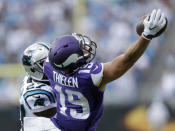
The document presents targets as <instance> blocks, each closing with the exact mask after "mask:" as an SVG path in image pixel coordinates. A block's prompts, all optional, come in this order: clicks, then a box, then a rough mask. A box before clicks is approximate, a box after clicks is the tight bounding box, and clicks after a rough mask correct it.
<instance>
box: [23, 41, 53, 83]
mask: <svg viewBox="0 0 175 131" xmlns="http://www.w3.org/2000/svg"><path fill="white" fill-rule="evenodd" d="M49 49H50V47H49V44H46V43H44V42H36V43H34V44H32V45H30V46H29V47H27V48H26V49H25V51H24V53H23V57H22V64H23V66H24V68H25V70H26V72H27V74H28V75H29V76H30V77H31V78H33V79H35V80H38V81H48V79H47V78H46V76H45V75H44V73H43V63H44V60H45V59H46V58H47V56H48V53H49Z"/></svg>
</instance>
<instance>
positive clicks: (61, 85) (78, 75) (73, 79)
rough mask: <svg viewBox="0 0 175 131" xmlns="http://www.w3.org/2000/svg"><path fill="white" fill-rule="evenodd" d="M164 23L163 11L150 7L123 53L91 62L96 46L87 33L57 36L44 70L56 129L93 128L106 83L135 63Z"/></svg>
mask: <svg viewBox="0 0 175 131" xmlns="http://www.w3.org/2000/svg"><path fill="white" fill-rule="evenodd" d="M165 23H166V21H165V16H164V14H163V13H162V12H161V11H160V10H153V11H152V13H151V16H150V18H149V17H147V18H146V19H145V21H144V27H145V28H144V31H143V33H142V36H140V37H139V39H138V40H137V41H136V42H135V43H134V44H133V45H131V46H130V47H129V48H128V49H127V50H126V52H125V53H123V54H122V55H120V56H118V57H117V58H115V59H113V60H112V61H110V62H107V63H100V62H91V61H92V60H93V58H94V57H95V54H96V47H97V45H96V43H95V42H93V41H92V40H91V39H90V38H88V37H87V36H83V35H81V34H73V35H67V36H63V37H61V38H59V39H56V40H55V41H54V42H53V45H52V47H51V49H50V52H49V56H48V59H47V60H46V61H45V63H44V73H45V74H46V75H47V77H48V79H49V81H50V84H51V87H52V88H53V90H54V92H55V94H56V99H57V115H56V117H54V118H52V122H53V123H54V124H55V125H56V126H57V128H59V129H60V130H62V131H95V130H96V128H97V125H98V123H99V121H100V118H101V116H102V113H103V94H104V91H105V87H106V84H107V83H109V82H111V81H113V80H116V79H117V78H119V77H121V76H122V75H123V74H124V73H125V72H126V71H127V70H128V69H129V68H130V67H132V66H133V65H134V63H135V62H136V61H137V60H138V59H139V58H140V56H141V55H142V54H143V52H144V51H145V49H146V48H147V46H148V45H149V43H150V40H151V39H152V38H154V37H155V34H156V33H158V32H159V31H160V30H161V29H162V28H163V27H164V26H165ZM114 48H117V46H116V47H114Z"/></svg>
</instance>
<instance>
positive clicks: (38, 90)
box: [20, 42, 58, 131]
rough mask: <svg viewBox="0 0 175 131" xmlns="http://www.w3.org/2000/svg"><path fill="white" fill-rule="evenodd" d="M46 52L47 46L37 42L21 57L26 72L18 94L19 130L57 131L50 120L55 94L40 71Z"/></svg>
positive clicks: (41, 70) (54, 106) (47, 50)
mask: <svg viewBox="0 0 175 131" xmlns="http://www.w3.org/2000/svg"><path fill="white" fill-rule="evenodd" d="M48 52H49V46H48V45H47V44H45V43H42V42H38V43H34V44H32V45H31V46H29V47H28V48H26V50H25V51H24V54H23V57H22V63H23V66H24V68H25V70H26V72H27V76H25V78H24V81H23V84H22V87H21V94H20V104H21V126H22V128H21V130H24V131H43V130H45V131H58V129H56V127H55V126H54V124H53V123H52V122H51V120H50V118H51V117H53V116H54V115H55V113H56V100H55V94H54V93H53V90H52V88H51V87H50V85H49V82H48V79H47V77H46V76H45V75H44V74H43V69H42V68H43V61H44V60H45V59H46V57H47V56H48Z"/></svg>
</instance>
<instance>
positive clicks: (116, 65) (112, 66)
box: [103, 37, 150, 83]
mask: <svg viewBox="0 0 175 131" xmlns="http://www.w3.org/2000/svg"><path fill="white" fill-rule="evenodd" d="M149 43H150V41H149V40H146V39H145V38H143V37H140V38H139V39H138V40H137V41H136V42H135V43H134V44H133V45H131V46H130V47H129V49H128V50H127V51H126V52H125V53H123V54H122V55H120V56H118V57H117V58H115V59H114V60H112V61H111V62H108V63H104V76H103V82H104V83H108V82H110V81H113V80H115V79H117V78H119V77H120V76H122V75H123V74H124V73H125V72H126V71H127V70H128V69H129V68H130V67H132V66H133V64H134V63H135V62H136V61H137V60H138V59H139V58H140V56H141V55H142V54H143V52H144V51H145V50H146V48H147V46H148V45H149Z"/></svg>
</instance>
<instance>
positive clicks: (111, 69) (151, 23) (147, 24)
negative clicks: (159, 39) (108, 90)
mask: <svg viewBox="0 0 175 131" xmlns="http://www.w3.org/2000/svg"><path fill="white" fill-rule="evenodd" d="M165 23H166V20H165V17H164V14H163V13H161V11H160V10H157V11H156V10H153V11H152V13H151V16H150V18H149V17H147V18H146V19H145V20H144V31H143V33H142V36H141V37H139V39H138V40H137V41H136V42H135V43H134V44H133V45H131V46H130V47H129V48H128V50H127V51H126V52H125V53H123V54H122V55H120V56H118V57H117V58H115V59H114V60H112V61H111V62H108V63H105V64H104V72H103V81H102V87H101V90H104V89H105V85H106V84H107V83H108V82H111V81H113V80H115V79H117V78H119V77H120V76H122V75H123V74H124V73H125V72H126V71H127V70H128V69H129V68H131V67H132V66H133V65H134V63H135V62H136V61H137V60H138V59H139V58H140V57H141V56H142V54H143V53H144V51H145V50H146V48H147V46H148V45H149V43H150V40H151V39H152V38H153V37H154V35H155V33H157V32H159V31H160V30H161V29H162V28H163V27H164V26H165Z"/></svg>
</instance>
